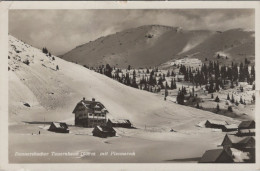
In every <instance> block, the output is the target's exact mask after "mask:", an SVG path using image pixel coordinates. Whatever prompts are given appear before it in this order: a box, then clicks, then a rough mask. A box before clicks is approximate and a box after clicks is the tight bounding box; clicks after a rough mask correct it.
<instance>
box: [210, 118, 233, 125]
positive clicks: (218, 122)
mask: <svg viewBox="0 0 260 171" xmlns="http://www.w3.org/2000/svg"><path fill="white" fill-rule="evenodd" d="M207 121H208V122H209V123H211V124H214V125H228V123H227V122H226V121H217V120H210V119H208V120H207ZM207 121H206V122H207Z"/></svg>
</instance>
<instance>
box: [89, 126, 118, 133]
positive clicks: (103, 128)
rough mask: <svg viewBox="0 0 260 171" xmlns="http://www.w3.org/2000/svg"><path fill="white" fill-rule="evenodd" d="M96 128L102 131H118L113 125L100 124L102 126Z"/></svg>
mask: <svg viewBox="0 0 260 171" xmlns="http://www.w3.org/2000/svg"><path fill="white" fill-rule="evenodd" d="M95 128H96V129H98V130H99V131H101V132H116V131H115V130H114V129H113V128H112V127H108V126H102V125H100V126H96V127H95ZM93 131H94V130H93Z"/></svg>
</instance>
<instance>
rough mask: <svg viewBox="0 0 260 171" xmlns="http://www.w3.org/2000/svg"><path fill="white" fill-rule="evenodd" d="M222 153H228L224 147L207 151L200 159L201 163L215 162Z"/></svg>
mask: <svg viewBox="0 0 260 171" xmlns="http://www.w3.org/2000/svg"><path fill="white" fill-rule="evenodd" d="M222 153H227V152H226V151H225V150H224V149H214V150H208V151H206V152H205V153H204V154H203V156H202V157H201V159H200V161H199V162H200V163H214V162H217V160H218V159H219V158H220V156H221V155H222ZM227 155H228V154H227Z"/></svg>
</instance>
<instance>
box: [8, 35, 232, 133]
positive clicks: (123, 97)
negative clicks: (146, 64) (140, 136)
mask: <svg viewBox="0 0 260 171" xmlns="http://www.w3.org/2000/svg"><path fill="white" fill-rule="evenodd" d="M52 57H54V56H52ZM52 57H47V56H46V55H45V54H44V53H42V52H41V50H39V49H36V48H33V47H31V46H29V45H27V44H25V43H23V42H21V41H19V40H17V39H16V38H14V37H12V36H9V58H10V59H9V67H10V71H9V118H10V123H14V124H19V123H21V121H61V120H63V121H67V122H70V123H73V119H74V115H73V114H72V111H73V109H74V107H75V105H76V103H77V102H78V101H80V100H81V99H82V98H83V97H86V98H87V99H91V98H92V97H94V98H96V100H98V101H100V102H101V103H103V104H104V105H105V107H106V108H107V109H108V111H109V112H110V114H109V117H113V118H126V119H130V120H131V121H132V122H133V124H134V125H135V126H137V127H144V126H150V127H157V128H160V129H164V128H165V129H168V128H169V127H174V128H176V129H181V130H186V129H196V128H195V125H196V124H197V123H199V122H200V121H202V120H205V119H214V118H215V119H217V120H226V121H228V122H232V123H233V122H237V121H235V120H233V119H231V118H227V117H224V116H220V115H216V114H213V113H210V112H206V111H201V110H197V109H195V108H190V107H186V106H180V105H177V104H175V103H172V102H170V101H164V100H163V97H161V96H159V95H156V94H152V93H149V92H146V91H141V90H138V89H134V88H131V87H127V86H125V85H123V84H120V83H118V82H116V81H114V80H112V79H110V78H108V77H106V76H104V75H101V74H98V73H95V72H94V71H91V70H88V69H86V68H84V67H82V66H80V65H77V64H74V63H71V62H67V61H65V60H63V59H60V58H58V57H54V58H55V60H53V59H52ZM26 59H28V60H29V61H30V64H29V65H26V64H24V63H23V61H25V60H26ZM57 65H58V66H59V70H56V66H57ZM24 103H29V104H30V107H27V106H24Z"/></svg>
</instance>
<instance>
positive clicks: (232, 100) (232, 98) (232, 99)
mask: <svg viewBox="0 0 260 171" xmlns="http://www.w3.org/2000/svg"><path fill="white" fill-rule="evenodd" d="M234 102H235V99H234V95H233V94H232V97H231V103H234Z"/></svg>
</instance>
